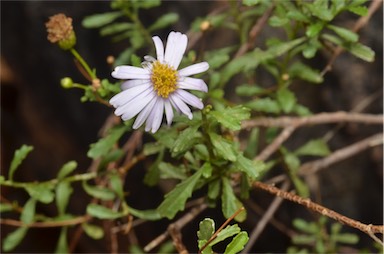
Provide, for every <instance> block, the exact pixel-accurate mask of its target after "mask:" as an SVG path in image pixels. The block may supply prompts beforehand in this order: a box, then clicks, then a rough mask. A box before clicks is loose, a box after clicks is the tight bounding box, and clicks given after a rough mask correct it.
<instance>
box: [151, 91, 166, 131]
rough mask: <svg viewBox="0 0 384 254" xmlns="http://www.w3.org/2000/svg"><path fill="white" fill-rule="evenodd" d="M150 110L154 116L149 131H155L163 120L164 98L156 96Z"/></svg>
mask: <svg viewBox="0 0 384 254" xmlns="http://www.w3.org/2000/svg"><path fill="white" fill-rule="evenodd" d="M152 112H154V116H153V120H152V127H151V132H152V133H155V132H156V131H157V130H158V129H159V128H160V125H161V122H162V120H163V114H164V100H163V99H162V98H158V100H157V102H156V105H155V107H154V108H153V110H152Z"/></svg>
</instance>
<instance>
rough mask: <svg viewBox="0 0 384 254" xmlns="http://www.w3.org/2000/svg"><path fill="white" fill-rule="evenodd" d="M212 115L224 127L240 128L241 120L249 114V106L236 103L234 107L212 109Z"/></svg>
mask: <svg viewBox="0 0 384 254" xmlns="http://www.w3.org/2000/svg"><path fill="white" fill-rule="evenodd" d="M210 115H212V116H213V117H214V118H215V119H216V120H217V121H218V122H219V123H221V124H222V125H223V126H224V127H226V128H228V129H231V130H240V129H241V121H243V120H246V119H249V118H250V116H251V114H250V113H249V108H246V107H244V106H241V105H238V106H235V107H227V108H226V109H224V110H212V111H210Z"/></svg>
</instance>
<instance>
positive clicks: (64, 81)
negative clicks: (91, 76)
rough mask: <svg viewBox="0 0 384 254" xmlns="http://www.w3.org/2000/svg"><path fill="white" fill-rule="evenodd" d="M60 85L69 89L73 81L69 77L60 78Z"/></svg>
mask: <svg viewBox="0 0 384 254" xmlns="http://www.w3.org/2000/svg"><path fill="white" fill-rule="evenodd" d="M60 84H61V87H62V88H64V89H69V88H72V87H73V81H72V79H71V78H69V77H65V78H62V79H61V81H60Z"/></svg>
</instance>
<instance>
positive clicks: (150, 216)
mask: <svg viewBox="0 0 384 254" xmlns="http://www.w3.org/2000/svg"><path fill="white" fill-rule="evenodd" d="M128 208H129V213H130V214H132V215H133V216H135V217H137V218H140V219H144V220H150V221H154V220H160V219H161V215H160V213H159V212H158V211H157V210H156V209H150V210H137V209H134V208H132V207H128Z"/></svg>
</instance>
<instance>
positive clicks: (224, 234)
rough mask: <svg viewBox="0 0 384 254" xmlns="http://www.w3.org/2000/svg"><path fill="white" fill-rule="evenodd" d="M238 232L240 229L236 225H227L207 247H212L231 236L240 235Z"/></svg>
mask: <svg viewBox="0 0 384 254" xmlns="http://www.w3.org/2000/svg"><path fill="white" fill-rule="evenodd" d="M240 231H241V229H240V227H239V226H238V225H237V224H234V225H228V226H226V227H225V228H224V229H223V230H221V231H220V232H219V233H218V234H217V236H216V238H215V239H214V240H213V241H212V242H211V243H210V244H209V245H210V246H213V245H215V244H217V243H219V242H221V241H223V240H225V239H227V238H229V237H231V236H233V235H236V234H238V233H240Z"/></svg>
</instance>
